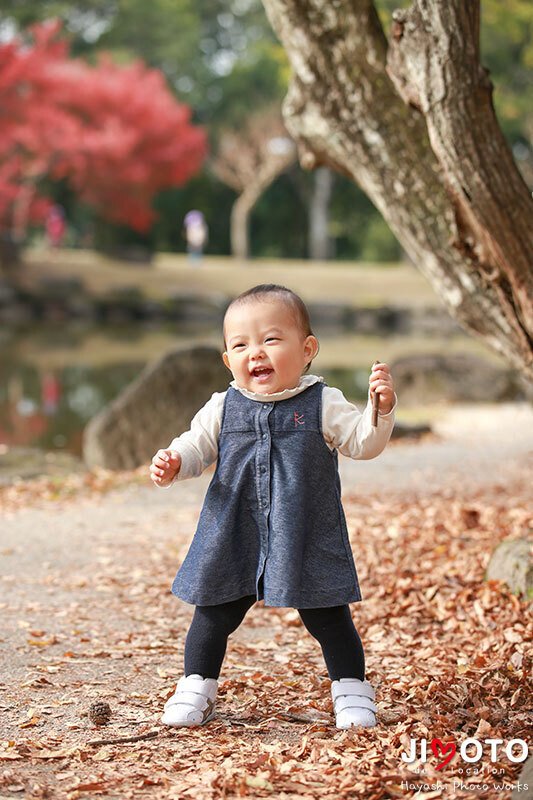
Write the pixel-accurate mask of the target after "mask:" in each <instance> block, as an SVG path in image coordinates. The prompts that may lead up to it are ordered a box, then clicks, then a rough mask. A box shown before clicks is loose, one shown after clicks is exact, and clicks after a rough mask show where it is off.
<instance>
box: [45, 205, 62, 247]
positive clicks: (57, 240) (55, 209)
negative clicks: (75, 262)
mask: <svg viewBox="0 0 533 800" xmlns="http://www.w3.org/2000/svg"><path fill="white" fill-rule="evenodd" d="M66 227H67V224H66V220H65V211H64V209H63V206H60V205H54V206H52V207H51V209H50V211H49V212H48V215H47V217H46V238H47V240H48V245H49V246H50V247H53V248H56V247H61V245H62V243H63V238H64V236H65V230H66Z"/></svg>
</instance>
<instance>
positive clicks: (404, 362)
mask: <svg viewBox="0 0 533 800" xmlns="http://www.w3.org/2000/svg"><path fill="white" fill-rule="evenodd" d="M390 367H391V372H392V374H393V376H394V383H395V387H396V391H397V394H398V397H401V402H402V403H403V404H410V403H413V404H416V405H418V404H424V403H432V402H441V401H443V400H445V401H447V402H471V403H476V402H492V403H496V402H501V401H505V400H523V399H524V392H523V388H522V387H521V385H520V383H519V379H518V377H517V376H516V370H513V369H511V368H508V367H500V366H498V365H495V364H493V363H492V362H490V361H488V360H486V359H484V358H481V357H479V356H474V355H470V354H467V353H424V354H417V355H412V356H406V357H404V358H398V359H396V360H395V361H393V362H392V363H391V364H390Z"/></svg>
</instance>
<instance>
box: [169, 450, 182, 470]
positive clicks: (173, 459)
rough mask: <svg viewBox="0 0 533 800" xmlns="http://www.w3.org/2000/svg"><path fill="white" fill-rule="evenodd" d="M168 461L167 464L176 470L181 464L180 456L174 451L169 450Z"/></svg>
mask: <svg viewBox="0 0 533 800" xmlns="http://www.w3.org/2000/svg"><path fill="white" fill-rule="evenodd" d="M169 456H170V459H169V463H170V464H171V465H172V466H173V467H174V468H177V467H179V466H180V464H181V456H180V454H179V453H178V452H177V451H176V450H171V451H170V453H169Z"/></svg>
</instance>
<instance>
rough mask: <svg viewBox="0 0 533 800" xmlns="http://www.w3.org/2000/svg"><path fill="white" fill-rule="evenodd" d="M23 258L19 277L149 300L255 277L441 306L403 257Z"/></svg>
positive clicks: (323, 295) (372, 301) (373, 300)
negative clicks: (390, 260) (127, 292)
mask: <svg viewBox="0 0 533 800" xmlns="http://www.w3.org/2000/svg"><path fill="white" fill-rule="evenodd" d="M25 262H26V267H25V270H24V275H23V279H24V281H25V282H26V283H27V284H29V285H35V284H36V283H37V282H38V281H39V280H40V279H41V278H42V277H44V276H56V277H63V278H67V277H72V278H79V279H80V280H82V281H83V283H84V284H85V286H86V287H87V289H88V290H89V291H90V292H92V293H94V294H96V295H101V294H105V293H106V292H108V291H109V290H111V289H116V288H123V287H126V286H128V287H137V288H138V289H140V290H142V291H143V292H144V293H145V294H146V296H147V297H150V298H153V299H157V298H165V297H168V296H169V294H172V293H175V292H184V293H191V294H206V295H220V296H221V297H228V296H235V295H236V294H239V293H240V292H242V291H244V290H245V289H247V288H249V287H250V286H254V285H255V284H258V283H281V284H284V285H286V286H289V287H290V288H291V289H293V290H294V291H296V292H298V294H300V295H301V296H302V297H303V299H304V300H305V301H307V302H327V301H331V302H333V301H335V302H342V303H346V304H347V305H351V306H366V307H374V306H382V305H387V304H395V305H399V306H410V307H413V306H416V307H421V306H430V307H440V306H441V302H440V300H439V299H438V297H437V296H436V294H435V293H434V291H433V289H432V288H431V286H430V284H429V283H428V281H427V280H426V279H425V278H424V276H423V275H422V274H421V273H420V272H418V271H417V270H416V269H415V268H414V267H413V266H411V265H410V264H404V263H402V264H382V265H380V264H365V263H361V262H338V261H329V262H328V261H320V262H313V261H299V260H297V259H293V260H288V259H285V260H277V259H257V260H254V261H250V262H246V263H244V264H239V263H237V262H236V261H234V259H231V258H226V257H208V258H205V259H204V260H203V262H202V264H201V266H191V263H190V262H189V261H188V260H187V258H186V256H182V255H179V254H170V253H160V254H158V255H157V256H156V257H155V259H154V262H153V264H152V265H150V266H148V265H146V266H145V265H136V264H130V263H128V262H121V261H114V260H112V259H109V258H104V257H103V256H100V255H98V254H97V253H94V252H92V251H88V250H61V251H58V252H57V253H53V254H52V255H48V254H47V253H44V252H43V251H38V250H33V251H32V250H29V251H27V252H26V253H25Z"/></svg>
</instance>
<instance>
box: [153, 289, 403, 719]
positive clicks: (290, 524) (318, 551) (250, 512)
mask: <svg viewBox="0 0 533 800" xmlns="http://www.w3.org/2000/svg"><path fill="white" fill-rule="evenodd" d="M318 347H319V345H318V341H317V339H316V337H315V336H314V335H313V332H312V330H311V325H310V321H309V313H308V311H307V308H306V306H305V304H304V302H303V301H302V300H301V298H300V297H298V295H296V294H295V293H294V292H292V291H291V290H290V289H287V288H286V287H284V286H278V285H275V284H263V285H260V286H254V287H253V288H252V289H249V290H248V291H246V292H243V294H241V295H239V297H237V298H236V299H235V300H234V301H233V302H232V303H231V304H230V305H229V307H228V309H227V311H226V314H225V317H224V349H225V352H224V353H223V355H222V358H223V360H224V364H225V365H226V366H227V367H228V369H229V370H230V371H231V373H232V375H233V381H231V382H230V384H229V387H228V389H227V391H225V392H215V393H214V394H213V395H212V396H211V398H210V399H209V401H208V402H207V403H206V404H205V406H204V407H203V408H201V409H200V411H198V413H197V414H196V415H195V417H194V418H193V420H192V422H191V427H190V430H188V431H186V432H185V433H183V434H182V435H181V436H178V437H177V438H176V439H174V440H173V441H172V442H171V443H170V445H169V446H168V448H166V449H165V450H158V452H157V453H156V455H155V456H154V457H153V459H152V464H151V466H150V477H151V479H152V480H153V482H154V483H155V485H156V486H170V484H171V483H173V482H174V481H175V480H178V481H179V480H185V479H187V478H192V477H195V476H197V475H200V474H201V473H202V472H203V471H204V470H205V468H206V467H207V466H209V465H210V464H212V463H213V462H214V461H217V466H216V470H215V473H214V475H213V478H212V480H211V483H210V484H209V488H208V490H207V493H206V496H205V500H204V504H203V507H202V510H201V513H200V517H199V521H198V527H197V529H196V533H195V535H194V538H193V540H192V543H191V545H190V548H189V551H188V553H187V555H186V557H185V559H184V561H183V564H182V565H181V568H180V569H179V570H178V573H177V575H176V577H175V579H174V582H173V584H172V593H173V594H175V595H176V596H177V597H179V598H181V599H182V600H184V601H186V602H187V603H191V604H192V605H194V606H195V610H194V615H193V619H192V622H191V626H190V628H189V631H188V633H187V637H186V641H185V658H184V660H185V672H184V676H183V677H182V678H180V679H179V681H178V684H177V687H176V690H175V693H174V694H173V695H172V697H170V698H169V699H168V700H167V702H166V703H165V707H164V714H163V717H162V722H163V723H164V724H166V725H172V726H181V725H203V724H204V723H206V722H208V721H209V720H210V719H212V718H213V716H214V708H215V699H216V693H217V688H218V680H217V679H218V677H219V674H220V670H221V667H222V662H223V660H224V656H225V653H226V646H227V640H228V636H229V635H230V634H231V633H232V632H233V631H235V630H236V629H237V627H238V626H239V625H240V624H241V622H242V621H243V619H244V617H245V615H246V612H247V611H248V610H249V609H250V608H251V607H252V606H253V605H254V603H255V602H256V601H257V600H264V605H265V606H279V607H291V608H296V609H298V612H299V614H300V617H301V619H302V622H303V624H304V626H305V627H306V629H307V630H308V631H309V633H310V634H311V636H313V637H314V638H315V639H316V640H317V641H318V642H319V644H320V647H321V649H322V653H323V656H324V660H325V663H326V668H327V670H328V675H329V677H330V679H331V682H332V683H331V692H332V698H333V704H334V711H335V721H336V726H337V727H338V728H348V727H350V726H351V725H363V726H365V727H372V726H374V725H375V724H376V716H375V712H376V705H375V703H374V700H375V692H374V689H373V688H372V686H371V685H370V683H369V682H368V681H367V680H366V678H365V657H364V652H363V646H362V643H361V639H360V637H359V634H358V632H357V630H356V628H355V626H354V623H353V621H352V617H351V613H350V608H349V605H348V604H349V603H353V602H358V601H360V600H361V599H362V595H361V591H360V588H359V581H358V577H357V572H356V569H355V564H354V560H353V556H352V551H351V548H350V543H349V540H348V531H347V527H346V520H345V516H344V511H343V508H342V505H341V487H340V479H339V473H338V456H337V451H340V452H341V453H342V454H343V455H346V456H348V457H350V458H354V459H369V458H375V457H376V456H378V455H379V454H380V453H381V452H382V450H383V449H384V448H385V445H386V444H387V442H388V440H389V438H390V435H391V433H392V429H393V427H394V412H395V409H396V403H397V397H396V394H395V392H394V387H393V381H392V377H391V374H390V370H389V367H388V366H387V365H386V364H375V365H374V366H373V367H372V372H371V374H370V377H369V396H368V402H367V405H366V408H365V409H364V411H363V412H362V413H361V412H360V411H359V410H358V409H357V407H356V406H355V405H353V404H352V403H350V402H348V401H347V400H346V398H345V397H344V395H343V394H342V392H341V391H340V390H339V389H335V388H333V387H330V386H328V385H327V384H326V383H325V382H324V380H323V378H321V377H319V376H317V375H309V374H307V373H308V370H309V367H310V365H311V362H312V360H313V359H314V357H315V356H316V354H317V353H318ZM375 393H377V394H378V395H379V400H380V405H379V415H378V423H377V426H375V427H374V426H373V425H372V401H373V399H374V395H375Z"/></svg>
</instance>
